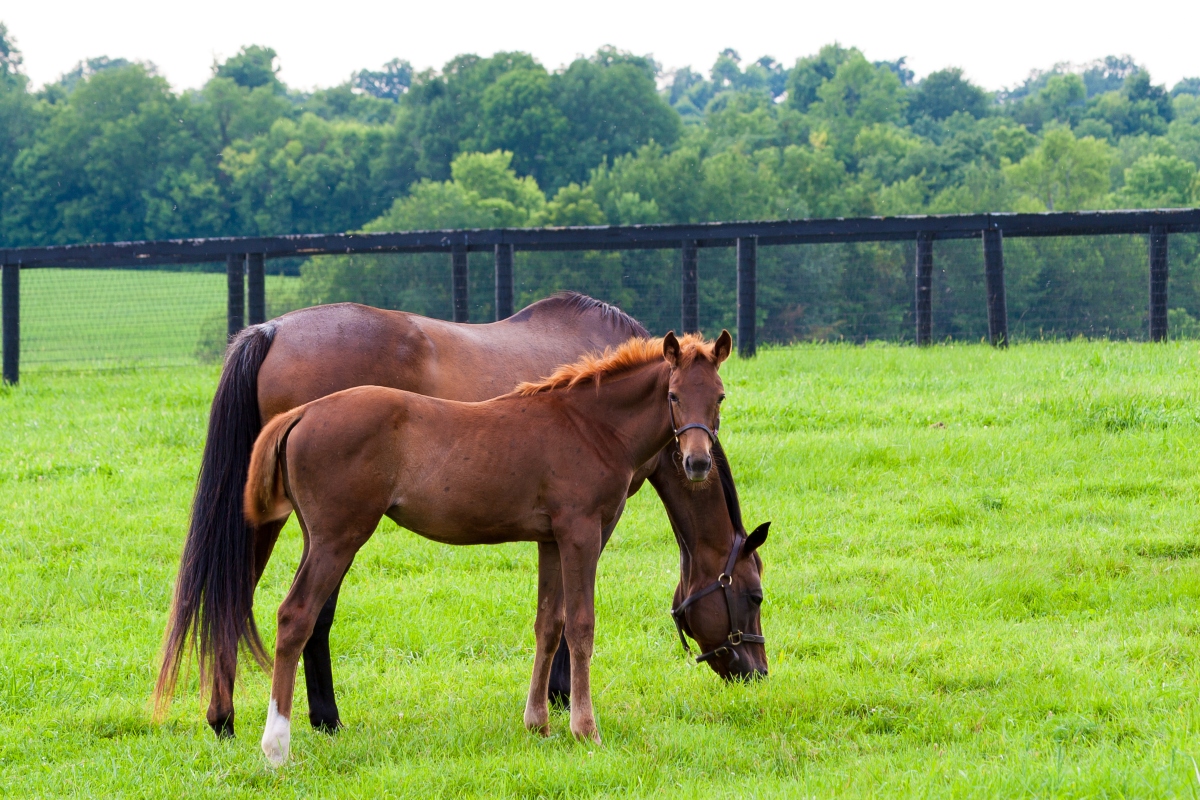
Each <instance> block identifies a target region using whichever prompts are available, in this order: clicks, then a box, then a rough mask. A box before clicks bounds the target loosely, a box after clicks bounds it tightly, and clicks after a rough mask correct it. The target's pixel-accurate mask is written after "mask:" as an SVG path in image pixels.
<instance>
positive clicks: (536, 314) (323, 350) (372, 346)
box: [258, 295, 640, 420]
mask: <svg viewBox="0 0 1200 800" xmlns="http://www.w3.org/2000/svg"><path fill="white" fill-rule="evenodd" d="M268 324H270V325H273V326H274V327H275V339H274V344H273V345H272V347H271V350H270V352H269V353H268V354H267V357H266V359H265V360H264V361H263V364H262V367H261V369H260V370H259V377H258V398H259V408H260V410H261V412H262V416H263V419H264V420H265V419H269V418H270V417H272V416H274V415H275V414H279V413H282V412H283V411H287V410H288V409H291V408H295V407H296V406H298V405H302V404H304V403H307V402H309V401H311V400H315V399H317V398H318V397H324V396H326V395H329V394H332V393H334V392H337V391H341V390H343V389H349V388H351V387H354V386H367V385H376V386H387V387H390V388H393V389H402V390H405V391H410V392H416V393H418V394H425V395H431V396H434V397H441V398H445V399H449V400H462V401H476V400H486V399H488V398H491V397H496V396H498V395H501V394H504V393H506V392H508V391H511V390H512V388H513V387H514V386H516V384H518V383H520V382H521V381H526V380H536V379H537V378H540V377H542V376H543V375H546V374H549V372H550V371H552V370H553V369H554V367H557V366H558V365H559V364H563V363H567V362H570V361H574V360H576V359H577V358H579V357H580V356H581V355H583V354H584V353H588V352H593V351H598V350H603V349H604V348H606V347H610V346H614V345H617V344H620V343H621V342H623V341H625V340H626V339H628V338H629V337H630V336H632V335H635V333H636V332H637V331H638V330H639V329H640V326H638V325H637V323H636V322H633V321H632V320H631V319H630V318H629V317H626V316H625V315H624V314H622V313H621V312H619V311H617V310H615V309H613V308H612V307H611V306H607V305H605V304H603V303H599V302H598V301H594V300H592V299H591V298H586V297H583V296H578V295H567V296H561V297H559V296H556V297H552V298H547V299H546V300H542V301H539V302H537V303H534V304H532V305H530V306H528V307H526V308H525V309H522V310H521V311H520V312H518V313H517V314H516V315H514V316H513V317H510V318H508V319H506V320H502V321H500V322H494V323H488V324H483V325H464V324H461V323H454V322H447V321H445V320H439V319H432V318H430V317H422V316H420V315H417V314H410V313H407V312H403V311H388V310H385V309H378V308H371V307H370V306H363V305H358V304H356V303H337V304H332V305H324V306H313V307H311V308H305V309H300V310H299V311H293V312H291V313H290V314H285V315H283V316H282V317H279V318H278V319H276V320H274V321H272V322H271V323H268Z"/></svg>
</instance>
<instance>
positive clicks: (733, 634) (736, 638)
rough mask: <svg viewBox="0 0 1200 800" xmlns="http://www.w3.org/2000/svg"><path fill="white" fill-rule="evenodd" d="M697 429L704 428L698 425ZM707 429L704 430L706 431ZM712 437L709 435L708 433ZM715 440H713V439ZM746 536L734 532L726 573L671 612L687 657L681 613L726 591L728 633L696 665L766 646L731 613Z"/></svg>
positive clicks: (735, 657)
mask: <svg viewBox="0 0 1200 800" xmlns="http://www.w3.org/2000/svg"><path fill="white" fill-rule="evenodd" d="M696 427H704V426H702V425H697V426H696ZM705 430H707V428H705ZM710 435H711V434H710ZM713 438H716V437H713ZM746 538H747V537H746V536H745V534H742V533H736V534H734V537H733V549H731V550H730V551H729V559H728V560H727V561H726V562H725V571H724V572H722V573H721V574H720V575H718V576H717V579H716V581H714V582H713V583H710V584H709V585H708V586H705V587H704V588H703V589H701V590H700V591H698V592H693V593H692V594H691V595H689V596H688V597H687V599H685V600H684V601H683V602H682V603H680V604H679V605H677V606H675V608H672V609H671V618H672V619H673V620H675V630H676V631H677V632H678V633H679V641H680V643H681V644H683V649H684V652H686V653H687V654H688V655H691V654H692V648H691V647H689V646H688V642H687V637H686V636H684V634H683V614H684V612H685V611H686V610H687V607H688V606H690V605H691V604H692V603H694V602H696V601H697V600H699V599H700V598H701V597H704V596H705V595H708V594H712V593H713V592H715V591H716V590H717V589H724V590H725V607H726V609H728V611H729V634H728V635H727V636H726V637H725V641H724V642H723V643H722V644H720V645H718V646H717V647H715V648H714V649H712V650H709V651H708V652H707V653H701V654H700V655H698V656H696V663H697V664H703V663H704V662H705V661H709V660H711V659H714V658H720V657H721V656H724V655H731V656H733V660H734V661H738V660H740V658H739V656H738V654H737V650H734V649H733V648H734V647H736V646H737V645H739V644H741V643H742V642H750V643H753V644H766V643H767V640H766V639H765V638H764V637H762V636H760V635H758V634H757V633H744V632H743V631H742V630H741V629H740V628H739V627H738V621H737V616H736V612H735V611H734V608H735V606H734V602H733V567H734V565H735V564H736V563H737V557H738V553H739V552H741V549H742V545H744V544H745V543H746Z"/></svg>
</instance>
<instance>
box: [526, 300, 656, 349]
mask: <svg viewBox="0 0 1200 800" xmlns="http://www.w3.org/2000/svg"><path fill="white" fill-rule="evenodd" d="M547 306H561V307H563V308H566V309H568V310H570V311H574V312H575V313H577V314H588V313H594V314H598V315H599V316H600V318H601V319H603V320H607V321H608V322H611V323H612V324H614V325H615V326H616V327H617V328H618V329H620V330H622V331H624V332H625V333H627V334H629V335H630V336H641V337H643V338H644V337H648V336H649V335H650V332H649V331H648V330H646V328H645V326H643V325H642V323H640V322H638V321H637V320H636V319H634V318H633V317H631V316H629V315H628V314H626V313H625V312H624V311H622V310H621V309H619V308H617V307H616V306H614V305H610V304H608V303H605V302H604V301H603V300H597V299H596V298H594V297H589V296H588V295H586V294H580V293H579V292H569V291H564V292H556V293H554V294H552V295H550V296H549V297H547V298H545V299H542V300H538V301H537V302H536V303H531V304H530V305H528V306H526V307H525V308H523V309H521V310H520V311H518V312H517V313H516V314H515V315H513V317H512V320H513V321H514V322H520V321H521V320H523V319H525V318H526V317H530V316H533V313H534V311H536V310H538V309H540V308H545V307H547Z"/></svg>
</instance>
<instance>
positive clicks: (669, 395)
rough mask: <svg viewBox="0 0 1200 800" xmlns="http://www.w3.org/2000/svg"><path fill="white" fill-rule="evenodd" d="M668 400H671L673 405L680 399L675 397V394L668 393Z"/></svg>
mask: <svg viewBox="0 0 1200 800" xmlns="http://www.w3.org/2000/svg"><path fill="white" fill-rule="evenodd" d="M667 399H668V400H670V401H671V402H672V403H678V402H679V398H678V397H676V396H675V393H674V392H667Z"/></svg>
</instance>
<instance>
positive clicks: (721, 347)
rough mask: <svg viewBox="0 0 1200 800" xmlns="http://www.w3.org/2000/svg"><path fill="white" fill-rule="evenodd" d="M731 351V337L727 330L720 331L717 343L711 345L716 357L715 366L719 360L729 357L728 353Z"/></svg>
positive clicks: (719, 362)
mask: <svg viewBox="0 0 1200 800" xmlns="http://www.w3.org/2000/svg"><path fill="white" fill-rule="evenodd" d="M732 352H733V337H732V336H730V335H729V331H724V330H723V331H721V335H720V336H718V337H717V344H716V345H715V346H714V347H713V354H714V355H715V356H716V357H717V366H720V365H721V362H722V361H724V360H725V359H727V358H729V354H730V353H732Z"/></svg>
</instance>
